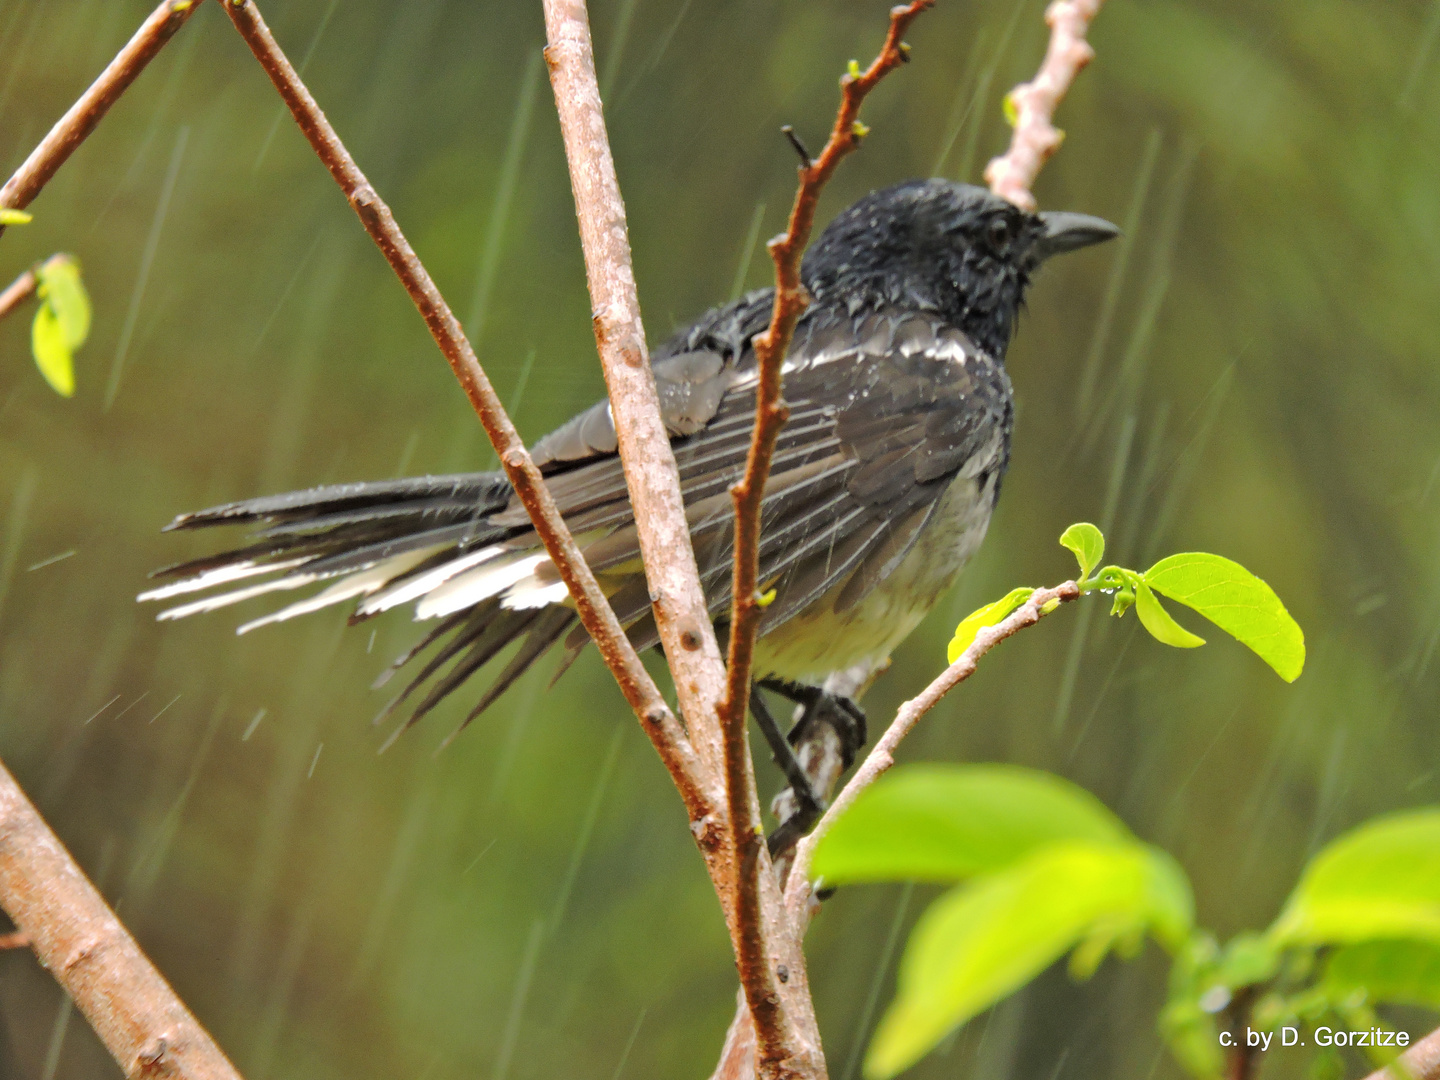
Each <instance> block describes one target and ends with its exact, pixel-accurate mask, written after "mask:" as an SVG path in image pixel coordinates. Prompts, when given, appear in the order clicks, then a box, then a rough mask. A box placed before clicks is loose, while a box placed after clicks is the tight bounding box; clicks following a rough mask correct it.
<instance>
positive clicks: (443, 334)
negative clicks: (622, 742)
mask: <svg viewBox="0 0 1440 1080" xmlns="http://www.w3.org/2000/svg"><path fill="white" fill-rule="evenodd" d="M224 8H225V12H226V14H228V15H229V16H230V20H231V22H233V23H234V24H235V28H236V29H237V30H239V31H240V36H241V37H243V38H244V39H245V42H246V44H248V45H249V46H250V49H251V51H252V52H253V53H254V54H255V57H256V59H258V60H259V61H260V65H261V67H263V68H264V69H265V72H266V74H268V75H269V76H270V81H271V82H273V83H274V84H275V88H276V89H277V90H278V91H279V92H280V96H281V97H282V98H283V99H284V101H285V104H286V105H287V106H289V108H290V111H291V113H293V114H294V116H295V120H296V122H297V123H298V124H299V125H300V130H301V131H303V132H304V134H305V137H306V139H308V140H309V142H310V145H311V147H312V148H313V149H314V151H315V153H316V154H317V155H318V156H319V158H320V160H321V161H322V162H323V163H324V165H325V167H326V168H327V169H328V170H329V171H330V175H331V176H333V177H334V178H335V182H336V183H337V184H339V185H340V188H341V190H342V191H343V192H344V193H345V197H346V199H347V200H348V201H349V203H350V205H351V207H352V208H353V209H354V211H355V213H356V215H357V216H358V217H359V218H360V221H361V223H362V224H363V225H364V226H365V231H366V232H368V233H369V234H370V237H371V239H373V240H374V241H375V243H376V245H377V246H378V247H379V248H380V251H381V253H382V254H384V256H385V258H386V260H387V261H388V262H389V263H390V266H391V268H392V269H393V270H394V271H395V274H396V276H397V277H398V278H399V279H400V281H401V283H402V284H404V286H405V290H406V291H407V292H408V293H409V294H410V299H411V300H412V301H414V303H415V306H416V308H417V309H419V311H420V314H421V316H422V317H423V318H424V320H425V325H426V326H427V327H429V329H430V333H431V335H432V336H433V337H434V338H435V342H436V344H438V345H439V346H440V351H441V352H442V353H444V355H445V359H446V360H447V361H449V363H450V368H451V370H452V371H454V373H455V377H456V378H457V379H458V380H459V381H460V385H461V387H462V388H463V389H464V390H465V394H466V396H467V397H468V398H469V399H470V404H471V405H472V406H473V408H474V409H475V412H476V414H477V415H478V416H479V417H480V422H481V423H482V424H483V425H484V427H485V431H486V433H487V434H488V435H489V436H490V441H491V443H493V444H494V447H495V452H496V453H497V454H498V455H499V456H500V463H501V465H502V467H503V468H504V469H505V474H506V476H508V477H509V479H510V483H511V484H512V485H513V486H514V488H515V493H516V496H517V497H518V498H519V500H520V502H521V504H522V505H523V506H524V507H525V510H526V512H527V513H528V514H529V515H530V520H531V521H532V522H533V523H534V525H535V531H536V533H537V534H538V535H539V536H540V539H541V540H542V541H543V542H544V544H545V549H546V551H547V552H548V553H549V555H550V558H551V560H552V561H553V562H554V563H555V566H556V568H557V570H558V571H559V573H560V576H561V578H562V579H563V580H564V582H565V585H566V587H567V588H568V589H569V590H570V595H571V597H572V598H573V599H574V601H575V605H576V609H577V610H578V612H579V615H580V620H581V622H582V623H584V625H585V628H586V630H588V631H589V632H590V636H591V637H592V638H593V639H594V641H595V643H596V645H597V646H598V647H599V650H600V655H601V656H602V657H604V659H605V663H606V664H607V665H608V666H609V668H610V671H611V673H612V674H613V675H614V676H615V680H616V682H618V683H619V684H620V689H621V691H622V692H623V693H624V695H625V699H626V701H628V702H629V703H630V707H631V708H632V709H633V710H634V711H635V714H636V716H638V717H639V718H640V722H641V725H642V727H644V729H645V732H646V734H647V735H648V736H649V737H650V741H651V742H652V743H653V744H654V746H655V749H656V750H657V751H658V752H659V754H660V757H661V759H662V760H663V761H664V763H665V766H666V768H667V769H669V771H670V775H671V777H672V779H673V780H674V781H675V786H676V787H677V788H679V790H680V793H681V796H682V797H683V798H684V800H685V805H686V808H687V810H688V811H689V813H690V817H691V820H692V821H703V820H704V819H705V818H707V817H708V816H710V815H711V814H712V813H713V811H714V808H715V807H714V802H715V800H714V798H713V796H712V794H711V793H710V790H709V789H710V787H711V784H710V782H709V778H708V776H707V775H706V772H705V770H704V769H703V767H702V765H701V763H700V761H699V760H698V759H697V757H696V754H695V751H694V748H693V747H692V746H691V744H690V740H689V739H688V738H687V737H686V735H685V733H684V731H683V730H682V729H681V727H680V724H679V722H678V721H677V720H676V718H675V715H674V713H673V712H672V711H671V710H670V707H669V706H668V705H667V704H666V702H665V698H664V697H663V695H662V694H661V693H660V690H659V688H658V687H657V686H656V685H655V682H654V680H653V679H651V678H650V675H649V673H648V672H647V671H646V670H645V667H644V665H643V664H641V662H640V657H639V655H638V654H637V653H636V652H635V649H634V647H633V646H632V645H631V643H630V640H629V639H628V638H627V637H626V636H625V631H624V628H623V627H621V625H620V623H619V620H618V619H616V617H615V613H614V611H613V610H612V609H611V607H610V603H609V601H608V600H607V599H606V597H605V594H604V593H603V592H602V591H601V589H600V586H599V584H598V583H597V582H596V580H595V575H594V574H593V573H591V571H590V568H589V566H588V565H586V563H585V558H584V556H583V555H582V554H581V553H580V549H579V547H578V546H577V545H576V543H575V539H574V537H572V536H571V535H570V530H569V529H568V528H567V527H566V525H565V521H564V519H563V518H562V517H561V514H560V511H559V509H558V508H557V507H556V505H555V502H554V500H553V499H552V498H551V496H550V491H549V489H548V488H547V487H546V486H545V481H544V479H543V478H542V477H541V475H540V470H539V468H538V467H537V466H536V465H535V463H534V461H533V460H532V459H531V457H530V455H529V453H528V452H527V451H526V449H525V443H524V441H523V440H522V439H521V438H520V434H519V432H518V431H516V430H515V425H514V424H513V423H512V422H511V420H510V417H509V416H508V415H507V414H506V412H505V409H504V406H503V405H501V403H500V398H499V396H498V395H497V394H496V392H495V389H494V387H493V386H492V385H491V383H490V379H489V377H488V376H487V375H486V374H485V371H484V369H483V368H482V367H481V366H480V362H479V361H478V360H477V359H476V357H475V350H474V349H473V348H471V346H470V342H469V341H468V340H466V338H465V333H464V331H463V330H462V329H461V327H460V322H459V320H458V319H456V318H455V316H454V314H453V313H452V312H451V310H450V307H449V305H447V304H446V302H445V299H444V297H442V296H441V295H440V290H439V289H438V288H436V286H435V283H434V281H433V280H431V278H430V274H429V272H428V271H426V269H425V267H424V264H422V263H421V261H420V259H419V258H418V257H417V256H416V254H415V252H414V251H413V250H412V249H411V247H410V243H409V241H408V240H406V239H405V235H404V233H402V232H401V231H400V227H399V225H397V224H396V222H395V218H394V216H393V215H392V214H391V213H390V208H389V207H388V206H387V205H386V204H385V202H384V201H383V200H382V199H381V198H380V196H379V195H378V194H377V193H376V191H375V189H374V188H373V187H372V186H371V185H370V182H369V180H367V179H366V178H365V174H364V173H363V172H361V171H360V168H359V166H357V165H356V164H355V160H354V158H352V157H351V156H350V153H349V151H348V150H346V149H345V145H344V143H342V142H341V141H340V137H339V136H338V135H337V134H336V133H335V129H334V128H333V127H331V125H330V121H329V120H327V119H326V117H325V114H324V113H323V112H322V111H321V110H320V107H319V106H318V105H317V104H316V103H315V99H314V98H313V97H312V96H311V94H310V91H309V90H308V89H307V88H306V86H305V84H304V83H303V82H302V81H301V80H300V77H299V76H298V75H297V74H296V72H295V69H294V68H293V67H292V66H291V64H290V61H289V60H288V59H287V58H286V57H285V54H284V52H283V51H281V49H280V46H279V44H277V42H276V41H275V38H274V36H273V35H272V34H271V33H270V28H269V27H268V26H266V25H265V21H264V19H263V18H261V15H260V12H259V9H258V8H257V7H256V6H255V4H254V3H253V0H224Z"/></svg>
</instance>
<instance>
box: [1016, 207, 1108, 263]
mask: <svg viewBox="0 0 1440 1080" xmlns="http://www.w3.org/2000/svg"><path fill="white" fill-rule="evenodd" d="M1040 220H1041V221H1043V222H1044V223H1045V231H1044V232H1043V233H1042V234H1041V235H1040V239H1039V240H1037V241H1036V242H1035V254H1036V255H1037V256H1038V257H1039V261H1042V262H1043V261H1044V260H1046V259H1048V258H1049V257H1050V256H1051V255H1060V254H1063V253H1064V252H1067V251H1078V250H1080V249H1081V248H1084V247H1089V246H1090V245H1091V244H1101V243H1104V242H1105V241H1106V240H1113V239H1114V238H1115V237H1117V236H1119V235H1120V228H1119V226H1116V225H1112V224H1110V222H1108V221H1106V220H1105V219H1104V218H1098V217H1092V216H1091V215H1089V214H1072V213H1069V212H1068V211H1065V210H1047V211H1045V212H1044V213H1043V214H1041V215H1040Z"/></svg>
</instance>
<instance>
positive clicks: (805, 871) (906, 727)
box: [785, 581, 1080, 927]
mask: <svg viewBox="0 0 1440 1080" xmlns="http://www.w3.org/2000/svg"><path fill="white" fill-rule="evenodd" d="M1079 596H1080V587H1079V586H1078V585H1077V584H1075V582H1073V581H1067V582H1064V583H1063V584H1061V585H1057V586H1055V587H1054V588H1053V589H1037V590H1036V591H1035V592H1034V593H1032V594H1031V595H1030V598H1029V599H1028V600H1026V601H1025V603H1023V604H1021V605H1020V606H1019V607H1018V608H1016V609H1015V610H1014V611H1013V612H1011V613H1010V614H1009V615H1008V616H1006V617H1005V618H1004V619H1003V620H1001V621H1000V622H998V623H996V624H995V625H994V626H990V627H985V628H983V629H982V630H981V631H980V632H979V633H978V634H976V635H975V640H974V641H973V642H971V643H970V647H969V648H968V649H966V650H965V651H964V652H963V653H961V654H960V655H959V656H958V657H957V658H956V659H955V662H954V663H953V664H951V665H950V666H949V667H948V668H946V669H945V670H944V671H942V672H941V673H940V675H939V677H938V678H936V679H935V681H934V682H932V683H931V684H930V685H929V686H927V687H926V688H925V689H924V690H922V691H921V692H920V693H919V694H918V695H917V696H915V697H913V698H911V699H910V700H909V701H907V702H905V704H903V705H901V706H900V708H899V709H898V710H897V711H896V713H895V719H894V720H892V721H890V726H889V728H887V729H886V731H885V734H884V735H882V736H881V737H880V741H879V742H877V743H876V744H875V747H874V749H873V750H871V751H870V753H869V755H868V756H867V757H866V758H865V761H864V762H863V763H862V764H861V766H860V768H858V769H857V770H855V775H853V776H852V777H850V780H849V782H848V783H847V784H846V785H845V786H844V787H843V788H842V789H841V790H840V794H839V795H837V796H836V797H835V801H834V802H832V803H831V804H830V808H829V809H828V810H826V811H825V816H824V817H822V818H821V819H820V821H819V822H818V823H817V824H816V826H815V828H814V829H813V830H812V831H811V832H810V835H808V836H807V837H805V839H803V840H801V841H800V843H798V844H796V845H795V858H794V861H793V862H792V863H791V867H790V877H789V878H788V879H787V881H786V890H785V903H786V907H787V909H788V911H789V914H790V918H791V920H792V921H793V923H794V925H795V926H796V927H803V926H804V925H805V921H806V919H807V909H808V905H809V902H810V892H811V889H810V881H809V877H810V862H811V860H812V859H813V858H814V856H815V848H816V845H818V844H819V843H820V840H821V838H822V837H824V835H825V834H826V833H827V832H829V831H830V826H832V825H833V824H835V820H836V819H837V818H838V817H839V816H840V815H841V814H843V813H844V812H845V811H846V810H848V809H849V808H850V807H851V806H853V805H854V803H855V800H856V799H857V798H859V797H860V793H861V792H862V791H864V790H865V789H866V788H867V787H869V786H870V785H871V784H873V783H874V782H875V781H876V780H878V779H880V777H881V775H883V774H884V773H885V771H886V770H887V769H889V768H890V766H892V765H894V764H895V751H896V749H897V748H898V747H899V745H900V743H901V742H902V741H903V740H904V738H905V736H906V735H908V734H910V732H911V731H912V730H913V729H914V727H915V725H916V724H917V723H919V721H920V718H921V717H922V716H924V715H925V714H926V713H927V712H929V711H930V710H931V709H933V708H934V707H935V706H936V705H938V704H939V703H940V699H941V698H943V697H944V696H945V695H946V694H948V693H949V692H950V691H951V690H953V689H955V687H957V686H959V685H960V684H961V683H962V682H964V681H965V680H966V679H968V678H969V677H970V676H971V675H973V674H975V667H976V665H977V664H978V663H979V662H980V658H981V657H982V656H984V655H985V654H986V653H988V652H989V651H990V650H991V649H993V648H994V647H995V646H996V645H998V644H999V643H1000V642H1002V641H1004V640H1005V639H1006V638H1008V637H1010V636H1011V635H1012V634H1016V633H1019V632H1020V631H1021V630H1023V629H1025V627H1027V626H1034V625H1035V624H1036V623H1037V622H1039V621H1040V620H1041V619H1043V618H1044V617H1045V616H1046V615H1048V614H1050V612H1052V611H1054V610H1055V608H1056V607H1058V606H1059V605H1060V604H1064V603H1068V602H1069V601H1071V600H1076V599H1078V598H1079Z"/></svg>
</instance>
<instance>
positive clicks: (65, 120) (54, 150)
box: [0, 0, 201, 232]
mask: <svg viewBox="0 0 1440 1080" xmlns="http://www.w3.org/2000/svg"><path fill="white" fill-rule="evenodd" d="M200 2H201V0H164V2H163V3H162V4H160V6H159V7H157V8H156V9H155V10H154V11H152V12H151V13H150V17H149V18H148V19H146V20H145V21H144V22H143V23H141V24H140V29H139V30H136V31H135V35H134V36H133V37H132V38H131V39H130V40H129V41H128V42H126V44H125V47H124V48H122V49H121V50H120V51H119V52H118V53H117V54H116V55H115V59H114V60H111V61H110V65H109V66H108V67H107V68H106V69H105V70H104V71H102V72H101V73H100V77H99V78H98V79H96V80H95V81H94V82H93V83H91V84H90V88H89V89H88V90H86V91H85V93H83V94H81V95H80V97H79V99H78V100H77V101H76V102H75V104H74V105H71V106H70V108H69V110H68V111H67V112H66V113H65V115H64V116H62V117H61V118H60V120H59V121H58V122H57V123H56V124H55V126H54V127H53V128H51V129H50V134H48V135H46V136H45V138H44V139H42V140H41V141H40V145H39V146H37V147H35V149H34V150H32V151H31V152H30V156H29V157H28V158H26V159H25V163H24V164H23V165H21V166H20V168H19V169H17V170H16V171H15V175H14V176H12V177H10V179H9V180H8V181H6V183H5V186H4V187H3V188H0V206H4V207H8V208H10V209H15V210H21V209H24V208H25V207H27V206H29V205H30V202H31V200H32V199H34V198H35V196H36V195H38V194H40V189H41V188H43V187H44V186H45V185H46V184H48V183H49V182H50V178H51V177H52V176H54V175H55V171H56V170H57V169H59V168H60V166H61V165H63V164H65V161H66V159H67V158H69V157H70V155H71V154H73V153H74V152H75V148H76V147H77V146H79V145H80V144H81V143H82V142H84V141H85V139H86V137H87V136H88V135H89V134H90V133H91V132H92V131H94V130H95V125H96V124H98V123H100V120H101V118H102V117H104V115H105V114H106V113H107V112H109V111H110V106H111V105H114V104H115V102H116V101H117V100H118V99H119V97H120V95H121V94H123V93H124V92H125V91H126V89H127V88H128V87H129V86H130V84H131V83H132V82H134V81H135V77H136V76H137V75H139V74H140V72H142V71H144V70H145V65H146V64H148V63H150V61H151V60H153V59H154V58H155V54H156V53H158V52H159V51H160V50H161V49H162V48H163V47H164V45H165V43H166V42H167V41H169V40H170V39H171V38H172V37H174V35H175V31H177V30H179V29H180V27H182V26H184V25H185V20H186V19H188V18H190V16H191V15H193V14H195V9H196V8H197V7H199V6H200ZM3 231H4V228H3V226H0V232H3Z"/></svg>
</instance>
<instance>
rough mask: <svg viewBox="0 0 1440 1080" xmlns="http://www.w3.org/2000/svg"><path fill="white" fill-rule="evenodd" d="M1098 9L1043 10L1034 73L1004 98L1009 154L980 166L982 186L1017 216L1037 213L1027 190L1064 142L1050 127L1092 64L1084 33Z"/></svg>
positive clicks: (1059, 0)
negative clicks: (1044, 33)
mask: <svg viewBox="0 0 1440 1080" xmlns="http://www.w3.org/2000/svg"><path fill="white" fill-rule="evenodd" d="M1102 3H1104V0H1055V2H1054V3H1052V4H1051V5H1050V6H1049V7H1048V8H1047V9H1046V10H1045V21H1046V22H1047V23H1049V24H1050V45H1049V48H1047V49H1046V50H1045V59H1044V61H1043V62H1042V63H1041V64H1040V70H1039V72H1038V73H1036V75H1035V78H1033V79H1031V80H1030V81H1029V82H1027V83H1021V84H1020V85H1019V86H1017V87H1015V89H1013V90H1011V91H1010V93H1009V94H1008V95H1007V96H1006V98H1005V111H1006V114H1007V115H1008V116H1009V117H1010V122H1011V126H1012V127H1013V128H1014V131H1013V133H1012V134H1011V136H1010V148H1009V149H1008V150H1006V151H1005V153H1004V154H1002V155H1001V156H1000V157H997V158H994V159H992V160H991V162H990V164H989V165H987V166H985V182H986V183H987V184H989V185H990V190H991V191H992V192H994V193H995V194H996V195H999V196H1000V197H1001V198H1002V199H1006V200H1008V201H1009V202H1012V203H1014V204H1015V205H1016V206H1018V207H1020V208H1021V209H1022V210H1028V211H1030V212H1031V213H1034V212H1035V210H1036V209H1037V204H1036V202H1035V195H1034V193H1033V192H1032V191H1031V189H1032V188H1033V187H1034V186H1035V179H1036V177H1038V176H1039V175H1040V170H1041V169H1042V168H1043V167H1044V165H1045V162H1046V161H1048V160H1049V159H1050V156H1051V155H1052V154H1054V153H1055V151H1056V150H1058V149H1059V148H1060V143H1061V142H1063V141H1064V139H1065V133H1064V132H1062V131H1061V130H1060V129H1059V128H1057V127H1056V126H1055V124H1054V117H1055V109H1056V108H1057V107H1058V106H1059V104H1060V102H1061V101H1062V100H1064V98H1065V94H1066V93H1067V92H1068V91H1069V89H1070V86H1071V84H1072V83H1074V81H1075V76H1077V75H1079V74H1080V71H1081V69H1083V68H1084V67H1085V65H1086V64H1088V63H1090V61H1091V60H1093V59H1094V58H1095V50H1094V49H1092V48H1091V47H1090V43H1089V42H1088V41H1086V40H1085V32H1086V31H1087V30H1088V29H1089V28H1090V20H1092V19H1093V18H1095V16H1096V15H1097V14H1098V13H1099V11H1100V5H1101V4H1102Z"/></svg>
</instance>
